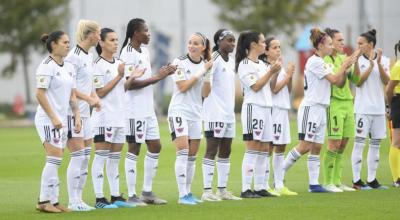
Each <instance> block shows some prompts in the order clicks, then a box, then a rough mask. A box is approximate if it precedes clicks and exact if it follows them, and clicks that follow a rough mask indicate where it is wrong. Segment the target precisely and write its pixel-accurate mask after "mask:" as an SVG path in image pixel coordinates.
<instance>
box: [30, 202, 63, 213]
mask: <svg viewBox="0 0 400 220" xmlns="http://www.w3.org/2000/svg"><path fill="white" fill-rule="evenodd" d="M36 210H38V211H39V212H47V213H60V212H61V210H59V209H57V208H56V207H54V206H53V204H51V203H50V201H44V202H39V203H38V204H36Z"/></svg>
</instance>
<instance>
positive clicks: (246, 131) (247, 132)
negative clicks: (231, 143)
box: [241, 104, 272, 142]
mask: <svg viewBox="0 0 400 220" xmlns="http://www.w3.org/2000/svg"><path fill="white" fill-rule="evenodd" d="M271 111H272V108H269V107H260V106H257V105H253V104H244V105H243V106H242V115H241V119H242V129H243V140H244V141H251V140H258V141H261V142H271V141H272V115H271Z"/></svg>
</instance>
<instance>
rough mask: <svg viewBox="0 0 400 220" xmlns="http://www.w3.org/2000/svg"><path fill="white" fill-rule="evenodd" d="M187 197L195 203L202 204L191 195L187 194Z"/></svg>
mask: <svg viewBox="0 0 400 220" xmlns="http://www.w3.org/2000/svg"><path fill="white" fill-rule="evenodd" d="M187 196H188V197H189V198H190V199H191V200H192V201H193V202H195V203H202V202H203V201H201V200H200V199H198V198H197V197H196V196H195V195H193V193H188V194H187Z"/></svg>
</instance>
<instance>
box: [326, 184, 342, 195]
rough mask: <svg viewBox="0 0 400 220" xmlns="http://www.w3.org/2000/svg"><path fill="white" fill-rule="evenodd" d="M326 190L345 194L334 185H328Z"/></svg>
mask: <svg viewBox="0 0 400 220" xmlns="http://www.w3.org/2000/svg"><path fill="white" fill-rule="evenodd" d="M324 188H325V189H326V190H328V191H329V192H334V193H338V192H343V190H341V189H339V188H338V187H336V186H335V185H334V184H329V185H326V186H324Z"/></svg>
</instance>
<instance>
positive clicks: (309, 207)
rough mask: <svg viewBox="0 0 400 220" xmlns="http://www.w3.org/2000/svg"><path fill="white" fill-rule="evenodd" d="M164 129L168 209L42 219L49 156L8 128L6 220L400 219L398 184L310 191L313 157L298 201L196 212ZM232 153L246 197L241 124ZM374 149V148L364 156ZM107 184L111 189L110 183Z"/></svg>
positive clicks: (30, 133)
mask: <svg viewBox="0 0 400 220" xmlns="http://www.w3.org/2000/svg"><path fill="white" fill-rule="evenodd" d="M160 126H161V128H160V130H161V136H162V139H161V142H162V146H163V150H162V153H161V157H160V162H159V168H158V174H157V177H156V179H155V181H154V187H153V190H154V192H156V193H157V194H158V195H159V196H160V197H162V198H165V199H167V200H168V201H169V203H168V205H165V206H148V207H142V208H133V209H118V210H96V211H93V212H89V213H67V214H42V213H38V212H36V211H35V209H34V206H35V204H36V202H37V197H38V193H39V184H40V182H39V181H40V175H41V171H42V168H43V164H44V162H45V155H44V151H43V148H42V146H41V144H40V142H39V138H38V136H37V134H36V130H35V129H34V128H33V127H29V128H0V192H1V198H0V219H30V220H34V219H41V220H45V219H96V218H99V219H118V220H120V219H138V220H140V219H146V220H147V219H190V220H191V219H278V218H281V219H378V218H380V219H399V216H400V209H399V207H398V204H399V199H400V191H399V189H393V188H392V187H390V189H389V190H374V191H368V192H366V191H363V192H349V193H337V194H332V193H331V194H311V193H308V192H307V186H308V174H307V165H306V157H303V158H301V159H300V160H299V161H298V162H297V164H296V165H295V166H294V167H293V168H292V169H291V170H290V171H289V172H288V173H287V176H286V185H287V186H288V187H289V188H290V189H292V190H294V191H297V192H298V193H299V195H298V196H295V197H280V198H266V199H256V200H242V201H223V202H218V203H203V204H199V205H196V206H191V207H188V206H182V205H178V204H177V197H178V192H177V186H176V182H175V175H174V161H175V149H174V147H173V145H172V143H171V141H170V137H169V134H168V128H167V125H166V123H164V121H163V122H161V123H160ZM295 126H296V125H295V123H294V121H293V123H292V131H293V132H292V138H293V139H294V140H293V144H292V145H291V146H289V147H288V148H292V147H293V146H294V145H295V144H296V143H297V141H296V140H295V139H296V137H297V135H296V133H295V132H296V131H297V129H296V127H295ZM204 142H205V141H204V140H203V141H202V144H201V150H200V152H199V154H198V159H197V168H196V176H195V179H194V183H193V186H192V189H193V192H194V193H195V194H196V195H197V196H200V195H201V192H202V176H201V158H202V156H203V155H204V149H205V143H204ZM352 145H353V143H352V141H351V142H350V143H349V145H348V146H349V148H348V149H347V150H346V153H345V158H346V159H345V163H344V166H345V167H344V173H343V182H344V183H346V184H349V185H350V183H351V165H350V154H351V148H352ZM143 147H145V146H143ZM232 148H233V149H232V159H231V164H232V165H231V175H230V181H229V189H230V190H231V191H233V192H234V193H235V194H236V195H238V194H239V193H240V189H241V162H242V157H243V152H244V147H243V142H242V140H241V128H240V124H238V125H237V135H236V139H235V140H234V143H233V146H232ZM388 149H389V142H388V140H385V141H383V143H382V146H381V162H380V165H379V169H378V179H379V180H380V181H381V183H383V184H385V185H390V184H391V177H390V170H389V164H388V157H387V155H388ZM125 150H126V148H125ZM144 152H145V148H143V149H142V152H141V155H140V159H139V163H138V172H139V173H138V185H137V191H138V192H140V191H141V190H140V189H141V184H142V182H143V181H142V180H143V157H144ZM366 152H367V147H366V150H365V152H364V153H365V155H364V158H365V156H366ZM68 157H69V156H68V154H65V158H64V160H63V163H62V165H61V167H60V172H59V173H60V179H61V181H62V182H61V192H60V201H61V202H62V203H64V204H66V203H67V200H68V199H67V190H66V168H67V165H68ZM123 164H124V163H123V160H121V163H120V172H121V184H120V185H121V192H125V193H126V185H125V179H124V175H123V174H124V172H123ZM363 168H364V169H363V173H362V177H363V179H365V176H366V163H365V160H364V164H363ZM321 177H322V172H321ZM270 179H272V178H270ZM320 180H322V179H321V178H320ZM214 182H216V181H214ZM105 183H106V184H108V183H107V182H106V181H105ZM270 185H271V183H270ZM105 189H106V190H108V185H105ZM106 195H108V192H106ZM84 199H85V201H87V202H88V203H90V204H93V201H94V193H93V188H92V182H91V179H90V178H88V182H87V184H86V188H85V192H84Z"/></svg>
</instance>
